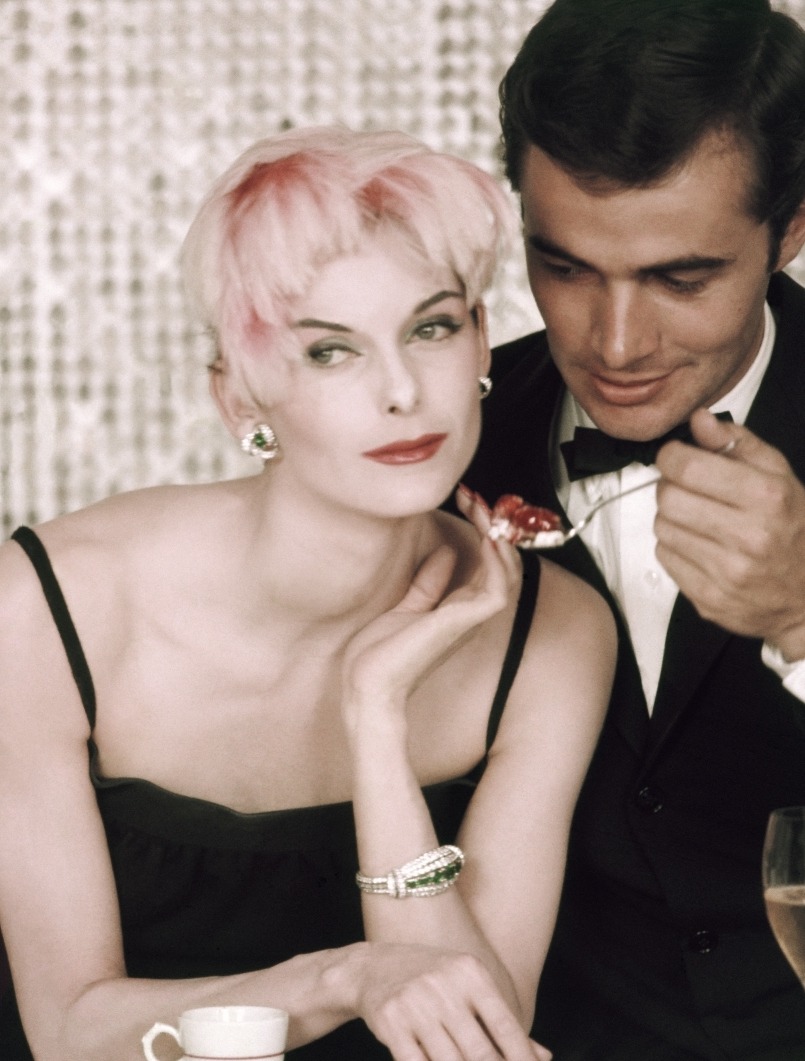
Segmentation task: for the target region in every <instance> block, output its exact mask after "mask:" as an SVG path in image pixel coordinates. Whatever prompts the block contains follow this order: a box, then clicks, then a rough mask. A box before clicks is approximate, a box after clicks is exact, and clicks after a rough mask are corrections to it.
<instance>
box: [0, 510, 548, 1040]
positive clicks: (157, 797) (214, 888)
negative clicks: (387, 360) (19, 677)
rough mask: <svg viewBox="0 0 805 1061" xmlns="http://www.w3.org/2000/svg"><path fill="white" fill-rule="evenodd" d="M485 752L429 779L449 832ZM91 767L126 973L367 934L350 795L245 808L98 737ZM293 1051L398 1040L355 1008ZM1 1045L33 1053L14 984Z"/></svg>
mask: <svg viewBox="0 0 805 1061" xmlns="http://www.w3.org/2000/svg"><path fill="white" fill-rule="evenodd" d="M12 537H13V538H14V539H15V540H16V541H17V542H18V543H19V544H20V545H21V546H22V548H23V549H25V551H26V553H27V554H28V556H29V557H30V559H31V562H32V563H33V566H34V568H35V569H36V572H37V574H38V576H39V579H40V581H41V583H42V588H43V590H44V593H45V597H46V599H47V602H48V605H49V606H50V610H51V612H52V614H53V618H54V621H55V623H56V625H57V627H58V630H59V634H60V636H61V639H62V642H63V643H64V647H65V651H66V653H67V656H68V659H69V661H70V665H71V668H72V671H73V676H74V678H75V680H76V683H77V685H78V688H79V691H80V693H81V698H82V702H83V704H84V707H85V709H86V712H87V716H88V718H89V721H90V725H91V726H94V721H95V697H94V691H93V686H92V678H91V676H90V673H89V670H88V667H87V663H86V659H85V657H84V653H83V651H82V649H81V645H80V643H79V640H78V636H77V633H76V630H75V627H74V626H73V623H72V620H71V619H70V615H69V612H68V610H67V606H66V604H65V601H64V598H63V596H62V593H61V590H60V588H59V585H58V582H57V581H56V578H55V575H54V573H53V569H52V567H51V565H50V562H49V559H48V557H47V554H46V553H45V550H44V548H43V546H42V544H41V542H40V541H39V539H38V538H37V537H36V535H35V534H34V532H33V531H31V530H30V529H29V528H24V527H23V528H20V529H18V530H17V531H15V533H14V534H13V535H12ZM538 582H539V577H538V569H536V568H535V569H531V570H530V573H529V576H528V577H527V578H525V579H524V582H523V590H522V592H521V595H520V601H519V603H518V607H517V612H516V615H515V620H514V624H513V628H512V634H511V638H510V642H509V646H508V649H507V653H506V658H505V661H504V665H503V669H502V673H501V678H500V682H499V685H498V689H497V692H496V695H495V698H494V701H493V704H492V707H491V711H490V717H489V725H488V733H487V749H488V748H489V747H490V746H491V743H492V741H493V740H494V737H495V733H496V731H497V727H498V723H499V721H500V717H501V714H502V712H503V708H504V705H505V702H506V698H507V695H508V692H509V689H510V687H511V684H512V682H513V680H514V676H515V674H516V673H517V668H518V665H519V662H520V658H521V655H522V650H523V645H524V642H525V638H526V636H527V634H528V630H529V627H530V623H531V615H532V612H533V609H534V604H535V601H536V595H537V589H538ZM484 764H485V760H484V761H482V762H481V763H479V764H478V766H477V767H476V768H475V769H474V770H472V771H471V772H470V773H469V774H467V775H466V776H463V777H458V778H454V779H452V780H449V781H444V782H441V783H439V784H434V785H429V786H427V787H426V788H425V789H424V790H423V791H424V794H425V797H426V800H427V803H428V807H429V808H430V812H431V814H432V816H433V821H434V826H435V828H436V832H437V835H438V836H439V840H440V842H441V843H450V842H452V841H453V840H454V839H455V837H456V833H457V831H458V827H459V825H460V823H461V820H462V817H463V815H464V812H465V810H466V807H467V804H468V803H469V800H470V798H471V796H472V794H473V791H474V789H475V786H476V785H477V783H478V779H479V778H480V776H481V773H482V771H483V767H484ZM89 770H90V776H91V778H92V783H93V785H94V787H95V791H96V795H97V800H98V807H99V810H100V813H101V817H102V819H103V823H104V826H105V829H106V835H107V839H108V843H109V850H110V852H111V857H112V863H113V867H114V873H115V880H116V882H117V890H118V899H119V904H120V914H121V920H122V926H123V939H124V946H125V957H126V968H127V971H128V974H129V975H130V976H133V977H149V978H154V979H166V978H167V979H170V978H179V977H195V976H210V975H221V976H225V975H227V974H230V973H238V972H246V971H250V970H254V969H260V968H266V967H269V966H272V965H276V964H277V963H278V962H282V961H285V960H286V959H288V958H292V957H293V956H294V955H297V954H301V953H306V952H310V951H317V950H323V949H325V948H331V947H341V946H344V945H345V944H348V943H353V942H356V941H357V940H361V939H363V925H362V921H361V910H360V893H359V891H358V889H357V887H356V885H355V872H356V870H357V852H356V844H355V829H354V823H353V817H352V804H351V803H336V804H328V805H324V806H313V807H299V808H294V809H291V810H280V811H268V812H264V813H257V814H244V813H241V812H238V811H235V810H231V809H230V808H228V807H225V806H221V805H219V804H215V803H211V802H208V801H206V800H203V799H195V798H191V797H187V796H181V795H177V794H176V793H173V792H169V791H167V790H166V789H164V788H161V787H159V786H158V785H155V784H152V783H151V782H149V781H143V780H141V779H138V778H105V777H101V776H100V775H99V773H98V769H97V749H96V748H95V745H94V742H93V741H92V740H90V742H89ZM232 1001H233V1003H234V1002H236V1001H237V1000H236V999H232ZM265 1001H266V1004H267V1005H270V1004H271V999H270V998H267V999H266V1000H265ZM159 1017H160V1015H159V1014H155V1019H159ZM293 1056H294V1057H295V1058H299V1061H339V1059H344V1061H346V1059H349V1061H357V1059H360V1061H373V1059H381V1058H383V1059H388V1058H389V1057H390V1054H389V1053H388V1051H387V1050H386V1048H385V1047H383V1046H381V1045H380V1044H379V1043H378V1042H377V1040H376V1039H374V1037H373V1036H372V1034H371V1033H370V1032H369V1030H368V1029H367V1027H366V1025H365V1024H364V1023H363V1022H362V1021H358V1020H354V1021H351V1022H349V1023H348V1024H345V1025H343V1026H342V1027H341V1028H338V1029H336V1030H335V1031H334V1032H332V1033H331V1034H329V1035H327V1036H325V1037H324V1038H323V1039H320V1040H318V1041H317V1042H314V1043H310V1044H309V1045H308V1046H305V1047H301V1048H299V1049H298V1050H295V1051H294V1052H293ZM0 1057H2V1058H3V1061H30V1058H31V1054H30V1051H29V1050H28V1048H27V1046H26V1045H25V1041H24V1036H23V1034H22V1031H21V1029H20V1027H19V1017H18V1015H17V1012H16V1006H15V1005H14V1000H13V993H9V996H8V997H7V998H6V1000H5V1002H4V1005H3V1007H2V1010H0Z"/></svg>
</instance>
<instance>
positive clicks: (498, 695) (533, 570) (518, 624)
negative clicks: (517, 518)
mask: <svg viewBox="0 0 805 1061" xmlns="http://www.w3.org/2000/svg"><path fill="white" fill-rule="evenodd" d="M539 576H540V566H539V563H536V564H529V565H528V566H527V567H526V568H524V570H523V582H522V586H521V588H520V597H519V599H518V601H517V610H516V612H515V613H514V622H513V623H512V632H511V637H510V638H509V647H508V648H507V649H506V657H505V659H504V660H503V667H502V668H501V672H500V681H499V682H498V687H497V689H496V691H495V698H494V700H493V701H492V707H491V709H490V711H489V723H488V725H487V728H486V750H487V752H488V751H489V749H490V748H491V747H492V745H493V744H494V742H495V737H496V736H497V733H498V726H499V725H500V719H501V717H502V715H503V709H504V707H505V706H506V701H507V700H508V698H509V693H510V691H511V687H512V685H513V684H514V679H515V677H516V675H517V671H518V668H519V666H520V661H521V660H522V658H523V651H524V649H525V643H526V640H527V638H528V632H529V630H530V629H531V619H532V617H533V615H534V608H535V607H536V603H537V591H538V590H539Z"/></svg>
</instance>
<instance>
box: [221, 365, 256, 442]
mask: <svg viewBox="0 0 805 1061" xmlns="http://www.w3.org/2000/svg"><path fill="white" fill-rule="evenodd" d="M210 394H211V395H212V400H213V401H214V402H215V406H216V408H217V410H218V413H219V415H220V417H221V419H222V420H223V422H224V426H225V427H226V429H227V431H228V432H229V434H230V435H231V436H232V437H233V438H234V439H236V440H237V441H238V442H240V440H241V439H242V438H243V437H244V436H245V435H248V434H249V432H250V431H254V428H255V424H258V423H260V422H261V421H262V420H265V413H264V412H262V411H261V410H260V408H259V407H258V405H257V402H255V401H254V399H253V398H252V397H251V395H249V394H248V393H247V392H246V391H245V387H244V384H243V382H242V380H241V379H240V378H239V377H238V375H237V374H234V373H233V372H232V369H231V367H230V366H229V365H227V363H226V362H225V361H224V359H223V358H221V357H219V358H216V360H215V361H214V362H213V364H212V365H211V366H210Z"/></svg>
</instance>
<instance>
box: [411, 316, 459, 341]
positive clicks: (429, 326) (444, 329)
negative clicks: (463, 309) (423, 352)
mask: <svg viewBox="0 0 805 1061" xmlns="http://www.w3.org/2000/svg"><path fill="white" fill-rule="evenodd" d="M460 327H461V322H460V321H457V320H456V319H455V318H454V317H438V318H435V319H433V320H427V321H423V322H422V323H421V324H418V325H417V326H416V328H415V329H414V335H415V337H416V338H417V339H424V340H426V341H427V342H434V341H438V340H439V339H446V338H447V337H448V336H449V335H454V334H455V333H456V332H457V331H458V330H459V328H460Z"/></svg>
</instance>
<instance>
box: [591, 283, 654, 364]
mask: <svg viewBox="0 0 805 1061" xmlns="http://www.w3.org/2000/svg"><path fill="white" fill-rule="evenodd" d="M657 342H658V338H657V328H656V322H655V319H654V312H653V310H652V307H651V305H650V301H649V299H648V298H647V297H646V296H645V294H644V292H642V291H641V289H640V287H639V286H638V285H636V284H631V283H630V284H628V285H627V284H618V285H614V284H613V285H610V286H608V287H607V288H604V289H602V290H601V291H600V292H599V293H598V294H597V297H596V303H595V307H594V311H593V319H592V346H593V349H594V351H595V353H596V354H598V356H599V357H600V358H601V360H602V361H603V362H604V363H605V364H606V365H607V366H608V367H609V368H614V369H617V368H628V367H629V366H630V365H632V364H634V363H635V362H637V361H640V360H642V358H644V357H646V356H647V355H649V354H651V353H653V352H654V350H656V348H657Z"/></svg>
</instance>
